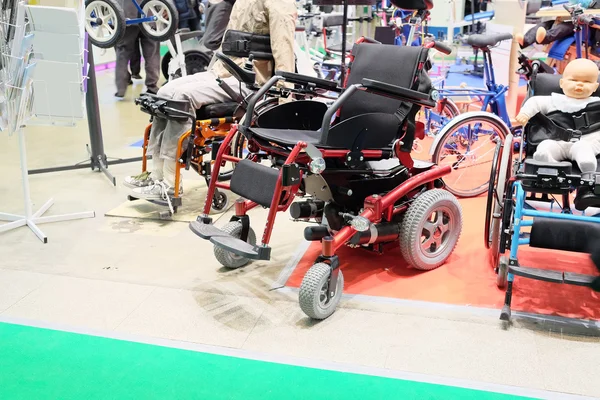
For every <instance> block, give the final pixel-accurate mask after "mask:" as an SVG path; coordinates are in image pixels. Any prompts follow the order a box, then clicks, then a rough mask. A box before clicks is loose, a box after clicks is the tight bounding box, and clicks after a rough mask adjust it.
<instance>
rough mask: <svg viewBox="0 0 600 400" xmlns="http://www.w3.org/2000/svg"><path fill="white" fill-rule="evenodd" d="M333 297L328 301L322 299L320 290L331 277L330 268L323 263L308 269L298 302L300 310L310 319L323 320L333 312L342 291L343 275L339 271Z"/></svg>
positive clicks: (301, 285)
mask: <svg viewBox="0 0 600 400" xmlns="http://www.w3.org/2000/svg"><path fill="white" fill-rule="evenodd" d="M338 273H339V275H338V280H337V285H336V288H335V293H334V295H333V297H330V298H329V301H326V299H324V298H323V293H322V290H323V288H324V287H325V285H327V284H328V282H329V279H330V277H331V267H330V266H329V265H327V264H325V263H317V264H315V265H313V266H312V267H310V269H309V270H308V272H307V273H306V275H304V278H303V279H302V283H301V284H300V294H299V295H298V300H299V303H300V308H301V309H302V311H304V313H305V314H306V315H307V316H309V317H310V318H312V319H325V318H327V317H329V316H330V315H331V314H333V313H334V312H335V309H336V308H337V305H338V303H339V302H340V299H341V298H342V292H343V290H344V274H342V271H341V270H340V271H339V272H338Z"/></svg>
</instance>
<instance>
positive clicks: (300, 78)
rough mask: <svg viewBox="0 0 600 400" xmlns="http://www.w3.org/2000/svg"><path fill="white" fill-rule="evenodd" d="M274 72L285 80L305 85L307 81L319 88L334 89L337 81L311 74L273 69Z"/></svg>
mask: <svg viewBox="0 0 600 400" xmlns="http://www.w3.org/2000/svg"><path fill="white" fill-rule="evenodd" d="M275 74H276V75H279V76H281V77H282V78H284V79H285V80H286V81H287V82H291V83H297V84H299V85H306V84H307V83H312V84H313V85H315V86H316V87H319V88H321V89H328V90H335V89H336V88H337V82H334V81H329V80H327V79H320V78H314V77H312V76H306V75H301V74H294V73H292V72H284V71H275Z"/></svg>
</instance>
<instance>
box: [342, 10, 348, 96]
mask: <svg viewBox="0 0 600 400" xmlns="http://www.w3.org/2000/svg"><path fill="white" fill-rule="evenodd" d="M343 18H344V23H343V25H342V74H341V76H340V82H341V84H342V85H343V84H344V78H345V77H346V36H347V34H348V33H347V32H346V30H347V29H348V0H344V17H343Z"/></svg>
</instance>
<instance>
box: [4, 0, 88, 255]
mask: <svg viewBox="0 0 600 400" xmlns="http://www.w3.org/2000/svg"><path fill="white" fill-rule="evenodd" d="M82 16H83V13H81V12H79V11H78V10H75V9H68V8H61V7H42V6H28V5H26V4H25V3H24V2H20V3H18V4H17V3H15V4H14V6H13V7H12V9H10V7H9V8H8V9H7V10H6V11H0V43H1V44H0V55H1V57H2V58H1V61H2V69H1V70H0V110H1V111H3V112H2V114H1V115H2V117H1V118H0V130H2V132H7V133H8V134H17V135H18V140H19V152H20V161H21V176H22V181H23V182H22V183H23V198H24V202H25V207H24V208H25V214H24V215H15V214H8V213H0V220H4V221H9V222H8V223H6V224H4V225H0V233H2V232H7V231H10V230H13V229H16V228H19V227H22V226H28V227H29V228H30V229H31V230H32V231H33V232H34V233H35V234H36V236H37V237H38V238H39V239H40V240H41V241H43V242H44V243H47V241H48V238H47V236H46V235H45V234H44V233H43V232H42V231H41V230H40V229H39V228H38V226H37V225H38V224H43V223H49V222H60V221H67V220H74V219H82V218H93V217H95V213H94V212H92V211H88V212H79V213H73V214H66V215H56V216H48V217H43V216H42V215H43V214H44V213H45V212H46V211H47V210H48V209H49V208H50V207H51V206H52V205H53V204H54V201H53V199H50V200H48V201H47V202H46V203H45V204H44V205H43V206H42V207H41V208H40V209H39V210H38V211H36V212H35V213H34V212H33V211H32V203H31V195H30V190H29V176H28V175H29V174H28V170H27V154H26V150H25V134H24V130H23V128H24V127H25V125H26V124H28V123H30V121H32V120H33V119H38V120H39V117H41V120H44V121H45V122H46V123H49V124H55V123H57V122H58V121H65V120H66V121H69V122H68V125H73V124H74V122H75V121H76V120H79V119H82V118H83V117H84V109H83V104H84V103H83V100H84V97H83V96H84V86H85V85H84V79H85V75H84V69H83V65H84V64H85V63H84V60H85V58H86V57H85V54H84V47H83V37H84V36H83V35H84V34H83V32H84V30H83V23H82V22H83V20H82Z"/></svg>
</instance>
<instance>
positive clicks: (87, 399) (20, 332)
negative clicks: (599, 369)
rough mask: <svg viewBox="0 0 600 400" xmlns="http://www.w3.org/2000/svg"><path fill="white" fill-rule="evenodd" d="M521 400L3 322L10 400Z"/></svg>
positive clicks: (1, 378) (0, 366) (3, 380)
mask: <svg viewBox="0 0 600 400" xmlns="http://www.w3.org/2000/svg"><path fill="white" fill-rule="evenodd" d="M290 345H292V344H290ZM517 398H523V397H517V396H510V395H504V394H498V393H489V392H483V391H477V390H471V389H464V388H457V387H450V386H441V385H434V384H428V383H419V382H412V381H405V380H397V379H391V378H382V377H375V376H368V375H358V374H350V373H342V372H335V371H328V370H319V369H313V368H305V367H298V366H292V365H284V364H276V363H270V362H263V361H255V360H248V359H242V358H235V357H228V356H222V355H214V354H207V353H199V352H194V351H187V350H181V349H176V348H169V347H162V346H154V345H149V344H142V343H135V342H127V341H121V340H116V339H109V338H103V337H96V336H88V335H81V334H75V333H68V332H62V331H55V330H48V329H41V328H33V327H27V326H21V325H13V324H4V323H0V399H2V400H12V399H28V400H31V399H78V400H91V399H202V400H205V399H244V400H252V399H261V400H268V399H286V400H291V399H303V400H308V399H311V400H312V399H327V400H333V399H344V400H348V399H361V400H367V399H420V400H423V399H461V400H467V399H478V400H492V399H494V400H495V399H517Z"/></svg>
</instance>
